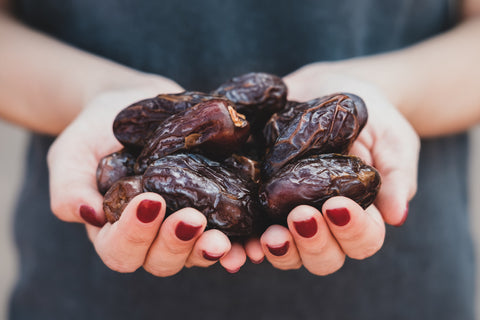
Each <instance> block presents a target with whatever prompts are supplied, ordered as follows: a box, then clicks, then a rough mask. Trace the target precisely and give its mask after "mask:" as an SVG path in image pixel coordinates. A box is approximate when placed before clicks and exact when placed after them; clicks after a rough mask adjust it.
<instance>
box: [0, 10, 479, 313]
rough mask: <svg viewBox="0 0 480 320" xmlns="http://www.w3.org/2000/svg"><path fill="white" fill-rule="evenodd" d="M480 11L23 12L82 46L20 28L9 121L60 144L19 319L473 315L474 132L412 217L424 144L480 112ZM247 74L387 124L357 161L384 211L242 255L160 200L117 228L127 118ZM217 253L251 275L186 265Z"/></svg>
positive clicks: (128, 215) (456, 146) (38, 181)
mask: <svg viewBox="0 0 480 320" xmlns="http://www.w3.org/2000/svg"><path fill="white" fill-rule="evenodd" d="M479 6H480V5H479V4H478V1H474V0H469V1H466V2H465V3H464V6H463V7H462V8H463V9H462V12H461V14H460V13H459V12H457V11H455V9H456V5H455V4H454V3H453V2H449V1H441V2H439V1H424V2H422V3H421V4H415V5H413V4H409V3H407V2H406V1H402V2H394V1H391V2H384V1H374V2H371V1H365V2H363V1H360V2H359V1H356V2H354V1H351V2H348V3H343V4H339V3H337V2H336V1H322V2H321V3H303V4H298V3H295V4H293V3H289V2H280V3H278V2H271V3H270V2H262V3H257V2H256V1H243V2H242V3H237V2H233V1H228V2H225V1H223V2H221V3H220V2H219V3H216V2H214V1H212V2H209V3H207V4H205V3H202V4H200V3H196V2H194V1H187V2H181V3H177V2H174V1H162V2H161V3H150V2H147V1H145V2H138V1H136V2H133V1H132V2H130V1H124V2H119V1H103V2H102V3H100V4H99V3H96V2H90V1H82V2H75V1H72V2H68V3H65V2H61V1H47V2H43V3H42V4H41V5H40V4H39V3H36V2H34V1H14V2H13V3H12V4H11V8H12V9H13V12H14V14H15V15H16V16H17V18H18V19H20V20H21V21H23V22H24V23H26V24H29V25H30V28H35V29H40V30H42V31H44V32H46V33H48V34H50V35H52V36H54V37H56V38H58V39H60V40H62V41H65V42H67V43H69V44H70V45H71V46H68V45H65V44H63V43H60V42H58V41H56V40H53V39H52V38H50V37H48V36H44V35H41V34H38V33H37V32H34V31H31V30H30V29H28V28H26V27H24V26H22V25H21V24H19V23H18V22H16V21H15V20H13V19H10V18H6V17H5V18H3V19H2V25H1V26H0V30H2V31H0V32H1V41H2V44H3V43H5V44H8V45H7V46H4V45H2V48H5V50H4V49H2V51H3V52H2V55H3V56H4V59H0V61H2V62H0V63H1V64H2V65H1V69H2V70H4V71H6V72H5V73H4V74H6V75H9V76H8V78H7V77H5V76H4V77H2V78H1V80H0V81H1V86H0V87H1V88H2V89H1V91H0V108H1V109H0V110H1V112H2V115H3V117H5V118H6V119H9V120H11V121H13V122H15V123H19V124H21V125H23V126H26V127H27V128H30V129H32V130H34V131H36V132H40V133H44V134H50V135H57V134H60V133H61V135H60V136H59V137H58V138H57V139H56V140H55V143H54V144H53V146H51V147H50V145H51V143H52V142H53V140H54V139H53V138H48V137H45V136H39V135H34V136H33V137H32V143H31V147H30V154H29V169H28V172H27V174H26V176H27V177H28V179H29V180H28V181H27V183H25V186H24V188H23V190H22V192H21V199H20V204H19V208H18V213H17V218H16V221H17V223H16V235H17V242H18V245H19V250H20V256H21V264H22V269H21V275H20V280H19V282H18V284H17V286H16V289H15V292H14V294H13V297H12V303H11V318H12V319H32V318H36V319H42V318H46V319H47V318H48V319H52V318H54V319H57V318H59V319H61V318H65V317H67V316H68V317H69V318H72V317H73V318H75V317H77V318H79V319H85V318H86V317H90V318H107V319H108V318H114V317H115V318H122V317H123V318H142V317H153V316H156V317H162V316H163V317H164V318H173V317H175V318H193V317H205V318H207V317H208V318H222V319H223V318H226V317H229V318H244V317H246V316H249V315H252V314H253V315H254V317H256V318H266V319H270V318H272V319H291V318H307V319H308V318H319V317H323V318H327V319H329V318H335V319H352V318H356V319H363V318H365V319H372V318H374V319H375V318H381V317H384V318H400V319H401V318H409V317H415V318H420V317H421V318H425V319H429V318H430V319H442V318H443V319H451V318H453V316H455V317H456V318H461V319H469V318H473V283H474V282H473V281H472V277H473V270H474V266H473V255H472V248H471V238H470V235H469V233H468V220H467V213H466V198H465V194H466V193H465V175H466V173H465V158H466V157H465V155H466V139H465V136H464V135H458V136H457V135H451V136H448V137H444V138H436V139H431V140H428V141H426V140H424V141H422V154H421V155H420V162H419V166H418V168H419V171H418V172H419V188H418V190H419V192H418V194H417V196H416V198H414V200H413V201H411V202H410V206H409V205H408V203H409V201H410V200H411V199H412V197H413V195H414V194H415V191H416V189H417V188H416V187H417V185H416V180H417V157H418V138H417V136H416V134H419V135H420V136H422V137H438V136H443V135H446V134H453V133H457V132H461V131H463V130H465V129H467V128H469V127H470V126H472V125H473V124H475V123H477V122H478V119H479V117H480V115H479V109H480V108H478V101H480V100H479V98H480V97H479V93H478V90H477V89H476V88H477V87H478V79H475V77H474V76H473V75H474V74H476V72H475V71H476V70H479V69H480V66H479V63H478V61H477V56H478V54H477V53H478V51H479V43H478V41H475V40H476V39H478V33H479V30H480V23H479V19H478V18H476V17H475V16H476V15H477V13H478V12H479V11H480V10H479ZM460 15H461V17H462V18H463V19H464V22H462V23H459V24H458V26H455V27H454V25H455V24H456V22H457V20H456V19H457V18H458V17H459V16H460ZM449 29H452V30H451V31H447V30H449ZM434 36H435V37H434ZM432 37H433V38H432ZM414 44H415V45H414ZM410 45H413V46H411V47H409V46H410ZM75 47H76V48H75ZM77 48H79V49H77ZM83 50H85V51H83ZM86 51H89V52H91V53H86ZM101 57H105V58H108V59H110V60H106V59H104V58H101ZM353 57H361V58H357V59H350V58H353ZM112 60H113V61H115V62H112ZM323 61H335V62H323ZM446 61H448V62H450V61H453V62H450V63H448V64H447V63H446ZM456 61H458V63H455V62H456ZM248 71H265V72H271V73H275V74H278V75H282V76H285V77H284V80H285V82H286V83H287V85H288V87H289V90H290V93H289V98H290V99H292V100H307V99H310V98H314V97H317V96H321V95H324V94H329V93H332V92H336V91H340V90H341V91H349V92H353V93H357V94H359V95H360V96H362V97H363V98H364V100H365V101H366V103H367V105H368V108H369V114H370V118H369V121H368V123H367V126H366V128H365V130H364V131H363V132H362V134H361V136H360V137H359V141H358V142H357V143H356V144H355V145H354V147H353V149H352V153H355V154H358V155H360V156H362V157H363V158H364V159H365V160H366V161H368V162H371V163H373V164H374V165H375V166H376V167H377V168H378V169H379V171H380V173H381V174H382V178H383V186H382V189H381V191H380V194H379V196H378V199H377V201H376V203H375V205H374V206H371V207H369V208H368V209H367V210H366V211H367V214H365V212H364V211H363V210H362V209H361V208H360V207H358V205H356V204H355V203H354V202H352V201H351V200H349V199H346V198H340V197H337V198H332V199H330V200H329V201H327V203H325V205H324V207H323V208H322V213H320V212H319V211H317V210H314V209H313V208H310V207H306V206H300V207H298V208H296V209H294V210H293V211H292V212H291V213H290V215H289V228H288V229H287V228H284V227H280V226H273V227H270V228H269V229H268V230H267V231H265V233H264V234H263V235H262V237H261V238H260V239H252V240H251V241H249V242H248V243H246V244H245V246H241V245H239V244H232V243H230V241H229V240H228V238H227V237H226V236H225V235H224V234H222V233H221V232H218V231H215V230H210V231H204V227H205V219H204V218H203V216H202V215H201V214H200V213H199V212H197V211H195V210H193V209H182V210H180V211H178V212H176V213H174V214H172V215H171V216H169V217H168V218H165V219H164V212H165V203H164V201H163V199H162V198H161V197H160V196H159V195H155V194H150V193H145V194H142V195H140V196H138V197H136V198H135V199H134V200H133V201H132V202H131V203H130V204H129V206H128V207H127V208H126V209H125V211H124V213H123V214H122V219H120V220H119V221H118V222H117V223H115V224H114V225H110V224H106V225H104V224H103V223H102V221H103V212H102V210H101V201H102V199H101V196H100V194H98V193H97V191H96V189H95V187H94V183H93V181H94V180H93V171H94V168H95V167H96V164H97V162H98V159H99V158H100V157H101V156H103V155H105V154H108V153H109V152H111V151H114V150H117V149H118V148H119V145H118V143H116V142H115V141H114V139H113V136H112V133H111V130H110V126H111V121H112V119H113V117H114V116H115V114H116V113H117V112H118V111H119V110H120V109H121V108H123V107H124V106H126V105H128V104H129V103H131V102H133V101H136V100H139V99H141V98H145V97H150V96H153V95H155V94H158V93H160V92H176V91H180V90H182V88H187V89H192V90H210V89H212V88H214V87H215V86H217V85H218V84H219V83H221V82H223V81H224V80H226V79H228V78H229V77H231V76H234V75H238V74H241V73H245V72H248ZM144 72H148V74H147V73H144ZM158 75H161V76H158ZM466 79H467V80H466ZM452 105H454V106H455V108H452V107H451V106H452ZM12 106H15V107H12ZM406 120H408V121H406ZM412 127H413V129H414V130H415V132H416V133H415V132H414V130H413V129H412ZM47 150H50V151H49V155H48V167H49V172H47V163H46V157H45V156H46V153H47ZM47 181H48V182H49V187H50V192H48V191H47V190H46V188H45V186H46V183H47ZM27 199H28V201H27ZM31 203H35V204H36V206H35V208H33V207H32V206H31V205H30V204H31ZM50 205H51V207H52V211H53V213H54V214H55V215H56V216H57V217H58V218H60V219H61V220H64V221H68V222H81V223H82V224H85V226H86V228H87V233H88V238H89V239H90V241H91V243H90V242H89V241H88V240H87V237H85V235H84V231H83V226H82V225H79V224H65V223H62V222H60V221H59V220H56V218H54V217H53V216H52V215H51V213H50V210H49V206H50ZM408 207H409V208H410V210H409V211H410V218H409V219H408V220H407V222H406V225H405V226H404V227H402V228H398V229H396V228H391V227H387V229H385V223H387V224H388V225H396V226H400V225H402V224H403V223H404V222H405V220H406V217H407V212H408V211H407V209H408ZM452 211H453V212H456V213H455V214H454V215H453V216H455V219H452ZM305 230H309V232H306V231H305ZM157 233H158V234H157ZM384 240H385V243H384ZM92 243H93V246H92ZM382 245H383V247H382ZM380 248H381V250H380ZM94 249H95V250H94ZM379 250H380V251H379ZM95 251H96V253H95ZM205 254H206V255H205ZM374 254H375V255H374ZM372 255H373V257H371V258H370V259H366V260H365V261H354V260H349V259H347V260H345V259H346V257H347V256H348V257H350V258H353V259H360V260H362V259H364V258H367V257H370V256H372ZM246 256H248V257H249V258H250V260H252V261H254V262H257V263H258V262H261V260H262V259H263V257H264V256H266V258H267V260H268V261H269V262H270V264H271V265H273V267H274V268H273V267H272V266H270V265H269V264H267V263H262V264H260V265H258V266H256V265H250V264H248V265H245V266H244V267H243V268H242V269H241V270H240V271H238V269H239V268H240V267H241V266H242V265H243V263H244V262H245V259H246ZM208 257H210V258H211V257H217V258H218V257H220V259H219V260H220V264H221V265H222V266H223V267H224V268H225V269H227V270H228V271H230V272H232V273H233V272H237V271H238V273H237V274H235V275H230V274H228V273H226V272H224V271H222V270H221V269H220V268H217V267H216V266H217V265H218V264H216V265H215V266H213V267H210V268H207V269H198V268H193V269H183V270H182V268H183V267H184V266H187V267H190V266H201V267H207V266H211V265H212V264H214V263H215V261H212V259H208ZM302 265H303V266H304V267H305V269H301V270H297V271H280V270H276V269H282V270H285V269H298V268H299V267H301V266H302ZM141 267H143V270H142V268H141ZM111 269H113V270H114V271H120V272H127V273H128V274H120V273H117V272H114V271H112V270H111ZM137 269H140V270H138V271H135V270H137ZM134 271H135V272H134ZM145 271H146V272H145ZM131 272H133V273H131ZM332 273H333V274H332ZM327 274H332V275H330V276H326V277H322V276H324V275H327ZM155 276H157V277H155ZM166 276H171V277H166ZM439 279H441V280H439ZM186 306H188V307H186Z"/></svg>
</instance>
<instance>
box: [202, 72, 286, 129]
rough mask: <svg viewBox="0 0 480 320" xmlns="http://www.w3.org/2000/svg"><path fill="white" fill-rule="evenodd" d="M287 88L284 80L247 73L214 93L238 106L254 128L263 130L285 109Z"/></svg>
mask: <svg viewBox="0 0 480 320" xmlns="http://www.w3.org/2000/svg"><path fill="white" fill-rule="evenodd" d="M287 91H288V90H287V86H286V85H285V83H284V82H283V80H282V78H280V77H278V76H275V75H272V74H268V73H262V72H251V73H247V74H244V75H241V76H238V77H235V78H232V79H231V80H229V81H227V82H225V83H224V84H222V85H221V86H220V87H218V88H217V89H216V90H214V91H213V92H212V93H213V94H217V95H223V96H225V97H226V98H227V99H229V100H230V101H232V102H233V103H235V105H236V106H237V110H238V112H241V113H243V114H244V115H245V116H246V117H247V120H248V121H249V122H250V123H251V124H252V127H253V128H254V129H256V128H257V127H258V128H259V129H260V130H261V128H263V125H264V124H265V122H266V121H267V119H268V118H269V117H270V116H271V115H272V114H273V113H274V112H277V111H280V110H282V109H283V108H284V106H285V103H286V101H287Z"/></svg>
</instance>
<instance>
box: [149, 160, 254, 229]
mask: <svg viewBox="0 0 480 320" xmlns="http://www.w3.org/2000/svg"><path fill="white" fill-rule="evenodd" d="M248 184H249V182H248V181H246V179H243V178H241V177H239V176H238V175H236V174H234V173H233V172H231V171H229V170H227V169H226V168H224V167H223V166H222V165H221V164H220V163H218V162H215V161H211V160H209V159H207V158H205V157H203V156H201V155H195V154H175V155H170V156H166V157H163V158H161V159H159V160H157V161H155V162H154V163H152V164H151V165H150V166H149V167H148V168H147V170H146V171H145V173H144V175H143V188H144V190H146V191H151V192H156V193H158V194H160V195H161V196H162V197H163V198H164V199H165V202H166V204H167V207H168V208H169V210H170V211H176V210H179V209H181V208H186V207H193V208H196V209H197V210H199V211H201V212H202V213H203V214H204V215H205V216H206V217H207V221H208V224H207V227H209V228H213V229H219V230H221V231H223V232H224V233H225V234H226V235H228V236H247V235H249V234H251V233H252V232H253V224H254V219H255V217H254V214H255V212H256V206H255V201H254V198H253V197H252V194H251V191H250V189H249V188H248V187H247V186H248Z"/></svg>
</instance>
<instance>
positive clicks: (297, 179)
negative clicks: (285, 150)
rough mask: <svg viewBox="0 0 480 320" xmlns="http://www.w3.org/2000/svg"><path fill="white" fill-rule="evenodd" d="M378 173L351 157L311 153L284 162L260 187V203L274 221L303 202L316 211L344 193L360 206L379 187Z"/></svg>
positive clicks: (368, 203)
mask: <svg viewBox="0 0 480 320" xmlns="http://www.w3.org/2000/svg"><path fill="white" fill-rule="evenodd" d="M380 184H381V180H380V175H379V174H378V172H377V171H376V170H375V169H374V168H373V167H371V166H369V165H367V164H365V163H364V162H363V161H362V160H361V159H360V158H358V157H355V156H345V155H339V154H324V155H312V156H310V157H308V158H304V159H301V160H298V161H294V162H292V163H289V164H287V165H286V166H285V167H283V168H282V169H280V170H279V171H278V172H277V173H276V174H275V175H274V176H272V178H271V179H270V180H269V181H267V182H266V183H264V184H263V185H262V186H261V188H260V194H259V198H260V203H261V204H262V206H263V207H264V209H265V210H266V211H267V213H268V214H269V216H270V217H271V218H273V219H274V220H275V221H281V222H283V223H285V222H286V219H287V215H288V213H289V212H290V211H291V210H292V209H294V208H295V207H296V206H298V205H302V204H306V205H310V206H313V207H315V208H317V209H319V210H321V209H322V205H323V203H324V202H325V201H326V200H327V199H329V198H331V197H334V196H345V197H348V198H350V199H352V200H354V201H355V202H357V203H358V204H359V205H360V206H362V207H363V208H364V209H365V208H367V207H368V206H369V205H370V204H372V203H373V201H374V200H375V197H376V195H377V193H378V190H379V189H380Z"/></svg>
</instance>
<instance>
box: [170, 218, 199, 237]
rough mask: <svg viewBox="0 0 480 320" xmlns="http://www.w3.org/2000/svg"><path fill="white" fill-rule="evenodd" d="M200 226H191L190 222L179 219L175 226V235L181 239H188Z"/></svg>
mask: <svg viewBox="0 0 480 320" xmlns="http://www.w3.org/2000/svg"><path fill="white" fill-rule="evenodd" d="M201 227H202V226H192V225H191V224H188V223H185V222H183V221H180V222H179V223H178V224H177V227H176V228H175V235H176V236H177V238H178V239H180V240H182V241H190V240H192V239H193V237H195V235H196V234H197V232H198V230H200V228H201Z"/></svg>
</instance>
